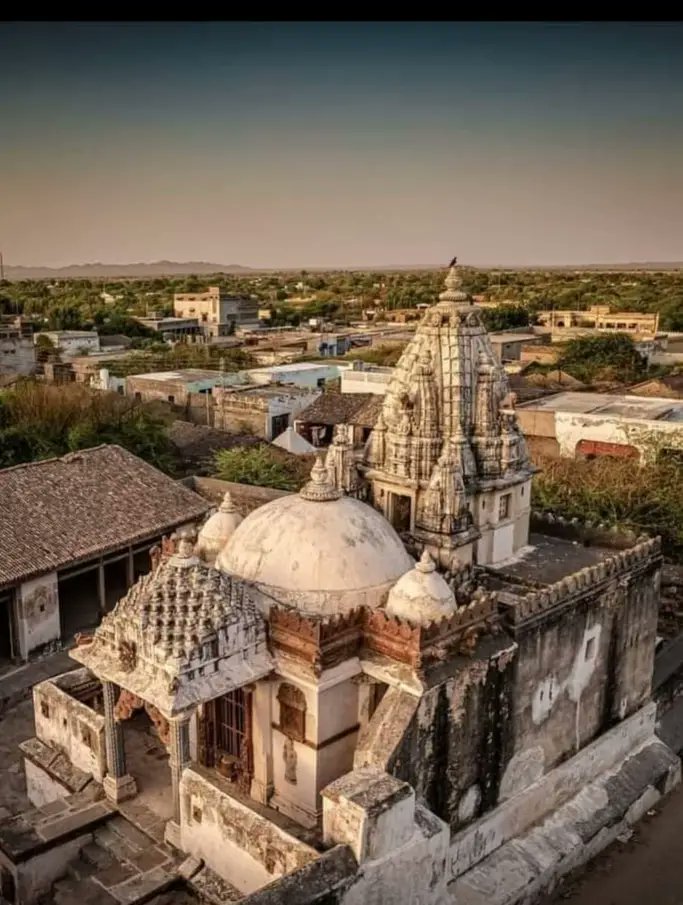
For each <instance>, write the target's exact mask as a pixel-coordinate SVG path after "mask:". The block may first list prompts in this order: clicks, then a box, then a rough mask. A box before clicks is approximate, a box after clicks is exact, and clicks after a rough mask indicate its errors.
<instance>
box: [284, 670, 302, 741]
mask: <svg viewBox="0 0 683 905" xmlns="http://www.w3.org/2000/svg"><path fill="white" fill-rule="evenodd" d="M277 699H278V701H279V702H280V731H281V732H282V733H283V734H284V735H286V736H287V737H288V738H291V739H293V740H294V741H296V742H303V741H304V739H305V738H306V698H305V697H304V693H303V691H301V689H300V688H296V686H294V685H291V684H290V683H289V682H283V683H282V685H280V688H279V689H278V693H277Z"/></svg>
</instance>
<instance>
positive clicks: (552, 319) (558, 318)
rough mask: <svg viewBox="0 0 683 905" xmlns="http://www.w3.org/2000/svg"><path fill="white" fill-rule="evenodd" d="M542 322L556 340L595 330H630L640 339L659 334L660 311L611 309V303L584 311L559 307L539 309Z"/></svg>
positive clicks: (628, 331)
mask: <svg viewBox="0 0 683 905" xmlns="http://www.w3.org/2000/svg"><path fill="white" fill-rule="evenodd" d="M538 323H539V325H540V326H543V327H548V328H549V329H550V332H551V336H552V341H553V342H565V341H566V340H568V339H572V338H573V337H575V336H582V335H585V334H586V333H594V332H612V333H627V334H628V335H629V336H631V337H633V338H634V339H636V340H637V339H642V338H646V337H650V338H654V337H656V336H657V335H658V334H659V313H658V312H655V313H653V314H648V313H645V312H642V311H616V312H611V311H610V308H609V305H593V306H592V307H591V308H588V309H586V310H583V311H573V310H568V309H559V308H557V309H553V310H550V311H539V312H538Z"/></svg>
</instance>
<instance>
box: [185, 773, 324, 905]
mask: <svg viewBox="0 0 683 905" xmlns="http://www.w3.org/2000/svg"><path fill="white" fill-rule="evenodd" d="M180 802H181V813H180V833H181V845H182V849H183V851H185V852H187V853H188V854H192V855H194V856H195V857H197V858H202V859H203V860H204V861H205V862H206V864H208V865H209V867H211V869H212V870H214V871H216V873H217V874H219V875H220V876H221V877H223V879H225V880H227V881H228V882H229V883H232V885H233V886H235V887H236V888H237V889H238V890H239V891H240V892H242V893H249V892H253V891H254V890H256V889H259V888H261V887H262V886H265V885H266V884H268V883H270V882H272V881H273V880H275V879H277V878H278V877H282V876H284V875H285V874H287V873H290V872H291V871H293V870H297V869H298V868H300V867H303V866H304V865H305V864H308V863H309V862H311V861H313V860H315V859H316V858H317V853H316V852H315V850H314V849H312V848H310V847H309V846H307V845H305V844H304V843H302V842H300V841H299V840H298V839H295V838H294V837H293V836H290V835H289V834H288V833H286V832H285V831H284V830H281V829H280V828H279V827H278V826H276V825H275V824H273V823H271V821H270V820H268V819H267V818H266V817H264V816H262V815H261V814H260V813H257V812H256V811H255V810H252V809H251V808H250V807H248V806H247V805H246V804H245V803H243V802H242V801H238V800H237V799H236V798H233V797H232V796H231V795H229V794H228V793H227V791H226V789H225V788H224V787H222V785H221V783H220V781H219V780H214V779H213V778H212V779H209V778H208V776H206V775H204V774H202V773H200V772H199V771H197V770H194V769H191V768H188V769H186V770H185V771H184V772H183V776H182V779H181V783H180Z"/></svg>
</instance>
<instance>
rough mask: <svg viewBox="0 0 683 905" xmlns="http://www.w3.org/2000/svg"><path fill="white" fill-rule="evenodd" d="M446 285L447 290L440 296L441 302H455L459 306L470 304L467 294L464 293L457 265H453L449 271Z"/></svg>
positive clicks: (445, 281)
mask: <svg viewBox="0 0 683 905" xmlns="http://www.w3.org/2000/svg"><path fill="white" fill-rule="evenodd" d="M444 284H445V286H446V289H445V291H444V292H442V293H441V294H440V295H439V300H440V301H442V302H455V303H456V304H459V305H462V304H464V303H467V302H469V298H468V296H467V293H466V292H463V291H462V277H461V276H460V269H459V267H458V265H457V264H453V265H452V266H451V268H450V269H449V271H448V275H447V276H446V279H445V280H444Z"/></svg>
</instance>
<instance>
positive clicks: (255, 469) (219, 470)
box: [214, 444, 303, 490]
mask: <svg viewBox="0 0 683 905" xmlns="http://www.w3.org/2000/svg"><path fill="white" fill-rule="evenodd" d="M214 467H215V475H214V476H215V477H217V478H220V479H222V480H223V481H232V482H234V483H236V484H256V485H258V486H260V487H274V488H277V489H278V490H297V489H298V488H299V487H300V486H301V483H302V477H303V475H302V474H301V468H300V465H299V462H297V460H296V459H294V458H291V459H290V458H286V457H285V456H283V455H282V454H280V453H279V452H276V450H275V449H274V448H273V447H270V446H266V444H262V445H260V446H250V447H246V448H245V447H239V446H238V447H235V448H233V449H220V450H218V452H217V453H216V454H215V456H214Z"/></svg>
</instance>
